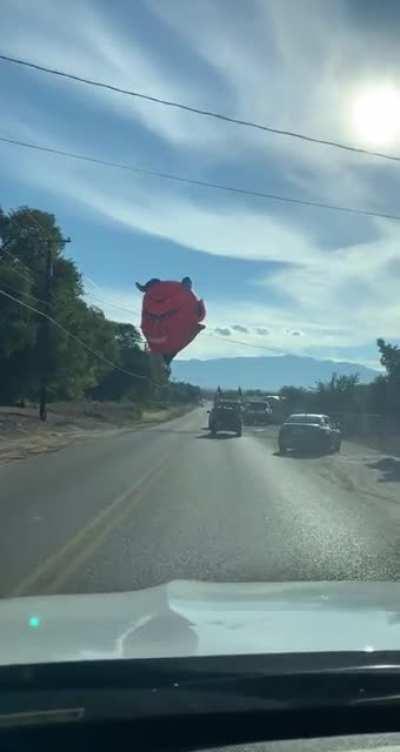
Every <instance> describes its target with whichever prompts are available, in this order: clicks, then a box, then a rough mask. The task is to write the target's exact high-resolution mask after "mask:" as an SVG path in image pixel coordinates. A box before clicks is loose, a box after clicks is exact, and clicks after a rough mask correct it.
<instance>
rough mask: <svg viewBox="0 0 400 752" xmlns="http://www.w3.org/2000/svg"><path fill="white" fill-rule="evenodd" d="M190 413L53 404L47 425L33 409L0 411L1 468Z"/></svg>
mask: <svg viewBox="0 0 400 752" xmlns="http://www.w3.org/2000/svg"><path fill="white" fill-rule="evenodd" d="M189 409H191V408H189V407H187V406H185V407H166V408H159V407H158V408H154V409H152V408H148V409H145V410H142V409H141V408H139V407H138V406H137V405H134V404H132V403H108V402H104V403H101V402H71V403H68V402H66V403H56V404H52V405H51V407H50V408H49V410H48V416H47V422H46V423H42V421H40V420H39V416H38V410H37V409H36V408H35V407H28V408H15V407H0V464H4V463H8V462H13V461H15V460H24V459H26V458H28V457H31V456H33V455H36V454H44V453H49V452H57V451H59V450H60V449H63V448H64V447H66V446H69V445H70V444H72V443H76V442H82V441H89V440H93V439H96V438H97V439H98V438H102V437H105V436H109V435H110V432H112V431H120V430H121V429H126V430H138V429H140V428H141V427H145V426H149V425H152V424H157V423H163V422H165V421H167V420H172V419H173V418H177V417H179V416H181V415H183V414H184V413H185V412H187V411H188V410H189Z"/></svg>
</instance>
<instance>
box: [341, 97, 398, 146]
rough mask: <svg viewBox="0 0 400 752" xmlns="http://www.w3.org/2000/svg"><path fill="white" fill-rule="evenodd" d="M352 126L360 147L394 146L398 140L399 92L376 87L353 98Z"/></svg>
mask: <svg viewBox="0 0 400 752" xmlns="http://www.w3.org/2000/svg"><path fill="white" fill-rule="evenodd" d="M352 126H353V131H354V133H355V135H356V136H357V137H358V139H360V140H362V141H363V143H366V144H370V145H374V144H375V145H377V146H378V145H390V144H394V143H395V142H396V141H397V140H398V139H399V138H400V91H399V90H397V89H396V88H395V87H392V86H377V87H375V88H370V89H366V90H365V91H364V92H363V93H361V94H359V95H358V96H355V98H354V100H353V106H352Z"/></svg>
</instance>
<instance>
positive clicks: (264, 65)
mask: <svg viewBox="0 0 400 752" xmlns="http://www.w3.org/2000/svg"><path fill="white" fill-rule="evenodd" d="M399 20H400V19H399V10H398V8H397V6H396V4H395V3H392V2H384V1H383V2H381V3H380V4H379V6H378V4H377V3H376V2H372V0H371V1H370V0H362V2H361V0H348V1H347V2H345V1H344V0H335V2H334V3H327V2H326V1H325V0H246V2H240V0H218V2H215V0H188V1H185V0H168V1H167V0H132V1H131V2H128V0H116V2H115V3H112V4H111V3H109V2H105V1H104V0H103V2H102V1H101V0H96V1H95V2H94V1H93V2H89V0H70V1H69V2H68V3H63V4H61V3H54V2H51V0H41V2H40V4H35V3H33V2H27V0H3V2H2V38H1V44H0V51H1V52H2V53H3V54H8V55H11V56H15V57H22V58H25V59H29V60H31V61H33V62H36V63H38V64H42V65H45V66H49V67H55V68H57V67H58V68H60V69H63V70H66V71H68V72H71V73H75V74H78V75H79V74H81V75H83V76H87V77H89V78H94V79H98V80H101V81H105V82H108V83H111V84H114V85H117V86H122V87H125V88H131V89H136V90H138V91H142V92H144V93H148V94H151V95H154V96H158V97H163V98H167V99H172V100H177V101H181V102H184V103H187V104H189V105H192V106H194V107H200V108H207V109H212V110H217V111H220V112H224V113H227V114H229V115H232V116H233V117H238V118H244V119H249V120H255V121H258V122H265V123H268V124H270V125H273V126H275V127H278V128H283V129H291V130H298V131H302V132H305V133H308V134H310V135H312V136H316V137H320V138H326V139H334V140H339V141H345V142H347V143H352V144H355V145H359V146H364V147H371V148H375V149H379V150H381V151H385V150H386V151H388V152H392V153H395V152H396V151H397V153H400V149H399V148H398V147H399V138H400V105H399V110H398V112H397V110H396V107H395V106H392V110H389V111H388V113H387V117H386V120H384V122H382V117H381V119H379V118H378V121H377V123H375V119H376V118H377V115H376V113H381V115H382V113H383V109H382V107H381V101H382V97H381V94H382V92H383V94H384V97H385V96H386V94H385V92H387V91H390V97H392V100H393V99H394V100H396V97H397V89H396V86H397V85H398V80H399V78H398V74H399V70H400V47H399V45H398V39H397V34H394V33H393V28H394V26H395V25H396V23H397V22H398V21H399ZM0 87H1V91H2V116H1V122H0V135H2V136H5V137H13V138H17V139H18V138H19V139H24V140H29V141H32V142H35V143H39V144H45V145H48V146H51V147H54V148H61V149H65V150H69V151H74V152H81V153H85V154H88V155H91V156H94V157H98V158H101V159H106V160H111V161H121V162H127V163H130V164H135V165H139V166H143V167H147V168H149V169H155V170H160V171H165V172H167V171H169V172H174V173H177V174H181V175H185V176H188V177H194V178H196V179H200V180H206V181H214V182H220V183H229V184H231V185H237V186H242V187H245V188H249V189H250V190H259V191H267V192H275V193H279V194H282V195H287V196H293V197H299V198H304V199H309V200H317V201H318V200H322V201H327V202H328V203H338V204H342V205H349V206H359V207H361V208H366V209H372V210H377V211H389V212H395V213H400V210H399V209H398V206H397V205H398V195H399V188H400V167H399V166H398V165H396V163H391V162H388V161H383V160H378V159H376V158H372V157H361V156H358V155H355V154H351V153H348V152H340V151H338V150H334V149H331V148H328V147H323V146H317V145H313V144H307V143H302V142H299V141H297V140H295V139H289V138H284V137H280V136H274V135H271V134H266V133H261V132H258V131H255V130H250V129H246V128H242V127H239V126H236V125H230V124H227V123H221V122H219V121H216V120H211V119H207V118H202V117H200V116H196V115H194V114H191V113H187V112H182V111H177V110H173V109H168V108H164V107H161V106H159V105H156V104H151V103H147V102H144V101H140V100H135V99H132V98H130V97H124V96H121V95H117V94H112V93H108V92H105V91H102V90H97V89H94V88H91V87H87V86H84V85H81V84H77V83H73V82H68V81H62V80H60V79H57V78H55V77H51V76H48V75H46V74H42V73H37V72H34V71H30V70H27V69H23V68H18V67H16V66H12V65H10V64H6V63H0ZM390 97H389V99H390ZM386 99H387V97H386ZM383 101H384V102H385V101H386V100H385V98H384V100H383ZM399 101H400V100H399ZM365 102H366V103H367V104H366V106H364V105H365ZM394 105H396V101H395V102H394ZM389 121H390V122H389ZM388 124H389V125H388ZM386 126H388V127H386ZM389 126H390V127H389ZM388 128H389V130H388ZM0 170H1V172H0V180H1V182H0V189H1V190H0V202H1V204H2V206H3V207H4V208H6V209H9V208H13V207H16V206H19V205H22V204H25V205H29V206H33V207H36V208H40V209H43V210H46V211H50V212H53V213H54V214H55V215H56V217H57V220H58V223H59V224H60V226H61V228H62V230H63V232H64V233H65V234H66V235H69V236H71V238H72V241H73V242H72V244H71V246H69V247H68V253H70V254H71V256H72V257H73V258H74V259H75V260H76V261H77V263H78V264H79V267H80V269H81V271H82V273H83V275H84V279H85V285H86V290H87V298H88V300H89V301H91V302H93V304H98V305H100V306H101V307H102V308H103V309H104V310H105V312H106V313H107V315H108V316H110V317H113V318H116V319H119V320H127V321H132V323H136V324H137V323H138V315H137V314H136V313H135V312H138V311H139V307H140V297H139V295H138V294H137V293H136V291H135V290H134V281H135V280H140V281H143V280H145V279H146V278H149V277H152V276H158V277H161V278H169V279H171V278H180V277H182V276H185V275H187V274H188V275H190V276H191V277H192V278H193V280H194V283H195V288H196V291H197V292H198V294H199V295H201V296H202V297H204V299H205V301H206V304H207V309H208V319H207V324H208V334H207V335H202V336H201V337H198V338H197V340H196V341H195V342H194V343H193V344H192V345H191V346H190V348H189V349H188V350H187V351H186V352H185V357H217V356H224V357H226V356H230V355H232V356H236V355H239V354H240V355H245V354H247V355H259V354H261V352H262V351H261V350H260V349H259V348H260V347H264V348H266V351H265V352H266V354H267V352H268V351H270V352H271V353H278V352H291V353H299V354H309V355H314V356H320V357H333V358H336V359H347V360H350V359H353V360H356V361H360V362H364V363H367V364H375V363H376V359H377V355H376V347H375V344H374V343H375V339H376V337H378V336H384V337H386V338H388V339H390V340H391V341H398V340H397V339H396V338H397V337H398V332H399V318H400V302H399V295H398V290H399V282H400V251H399V249H400V243H399V241H400V223H396V222H392V221H384V220H380V219H371V218H367V217H354V216H349V215H345V214H339V213H336V212H328V211H323V210H318V209H312V208H307V207H299V206H296V207H294V206H291V205H290V204H288V205H285V204H278V203H274V202H270V201H265V200H263V199H259V198H250V197H246V196H239V195H236V196H235V195H232V194H228V193H222V192H218V191H215V190H210V189H204V188H200V187H195V186H187V185H179V184H174V183H171V182H167V181H162V180H159V179H157V178H153V177H149V176H137V175H133V174H129V173H124V172H122V171H118V170H116V169H115V170H114V169H108V168H107V169H106V168H103V167H101V166H96V165H89V164H85V163H82V162H74V161H70V160H66V159H63V158H61V157H56V156H51V155H46V154H43V153H37V152H30V151H28V150H24V149H21V148H17V147H11V146H7V145H5V144H0ZM99 298H101V299H102V301H106V302H100V300H99ZM114 306H121V309H118V308H117V307H114ZM126 308H129V309H132V311H134V313H130V312H128V311H127V310H124V309H126ZM234 327H240V329H237V328H236V329H235V328H234ZM216 330H223V331H225V337H226V339H220V338H219V337H216V336H212V335H213V334H214V335H215V334H216V333H218V331H217V332H216ZM233 340H235V341H233ZM237 340H241V341H242V342H243V343H245V344H240V343H239V342H237Z"/></svg>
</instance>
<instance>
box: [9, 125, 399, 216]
mask: <svg viewBox="0 0 400 752" xmlns="http://www.w3.org/2000/svg"><path fill="white" fill-rule="evenodd" d="M0 142H3V143H6V144H12V145H14V146H22V147H24V148H26V149H34V150H36V151H40V152H47V153H49V154H56V155H57V156H60V157H67V158H70V159H78V160H81V161H83V162H91V163H93V164H98V165H102V166H103V167H115V168H117V169H119V170H127V171H128V172H134V173H139V174H142V175H150V176H151V177H158V178H161V179H163V180H172V181H174V182H177V183H185V184H189V185H197V186H200V187H201V188H213V189H216V190H219V191H227V192H228V193H237V194H240V195H244V196H253V197H254V198H263V199H268V200H270V201H279V202H281V203H285V204H297V205H300V206H311V207H314V208H317V209H329V210H331V211H339V212H345V213H347V214H357V215H362V216H367V217H378V218H380V219H392V220H396V221H400V215H398V214H390V213H385V212H378V211H372V210H368V209H358V208H355V207H349V206H339V205H337V204H328V203H325V202H322V201H306V200H304V199H299V198H291V197H290V196H279V195H277V194H275V193H263V192H262V191H251V190H247V189H246V188H237V187H235V186H231V185H223V184H222V183H210V182H208V181H205V180H196V179H194V178H185V177H183V176H182V175H174V174H172V173H168V172H158V171H157V170H148V169H145V168H144V167H135V166H134V165H127V164H124V163H121V162H111V161H106V160H103V159H97V158H96V157H89V156H87V155H85V154H75V153H74V152H69V151H64V150H62V149H53V148H52V147H50V146H42V145H40V144H32V143H28V142H27V141H19V140H16V139H12V138H5V137H3V136H0Z"/></svg>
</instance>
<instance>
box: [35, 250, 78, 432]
mask: <svg viewBox="0 0 400 752" xmlns="http://www.w3.org/2000/svg"><path fill="white" fill-rule="evenodd" d="M70 242H71V238H63V243H64V244H65V243H70ZM46 245H47V248H46V259H45V276H44V292H43V300H44V302H45V303H46V311H45V313H46V316H50V315H51V298H52V295H51V293H52V280H53V270H54V264H53V254H52V248H51V240H50V239H48V240H47V243H46ZM50 326H51V321H50V320H49V319H48V318H45V317H44V316H43V317H42V320H41V324H40V334H39V337H40V350H39V352H40V358H41V368H42V373H41V377H40V405H39V417H40V420H42V421H46V420H47V384H48V378H49V366H50V363H49V359H50Z"/></svg>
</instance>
